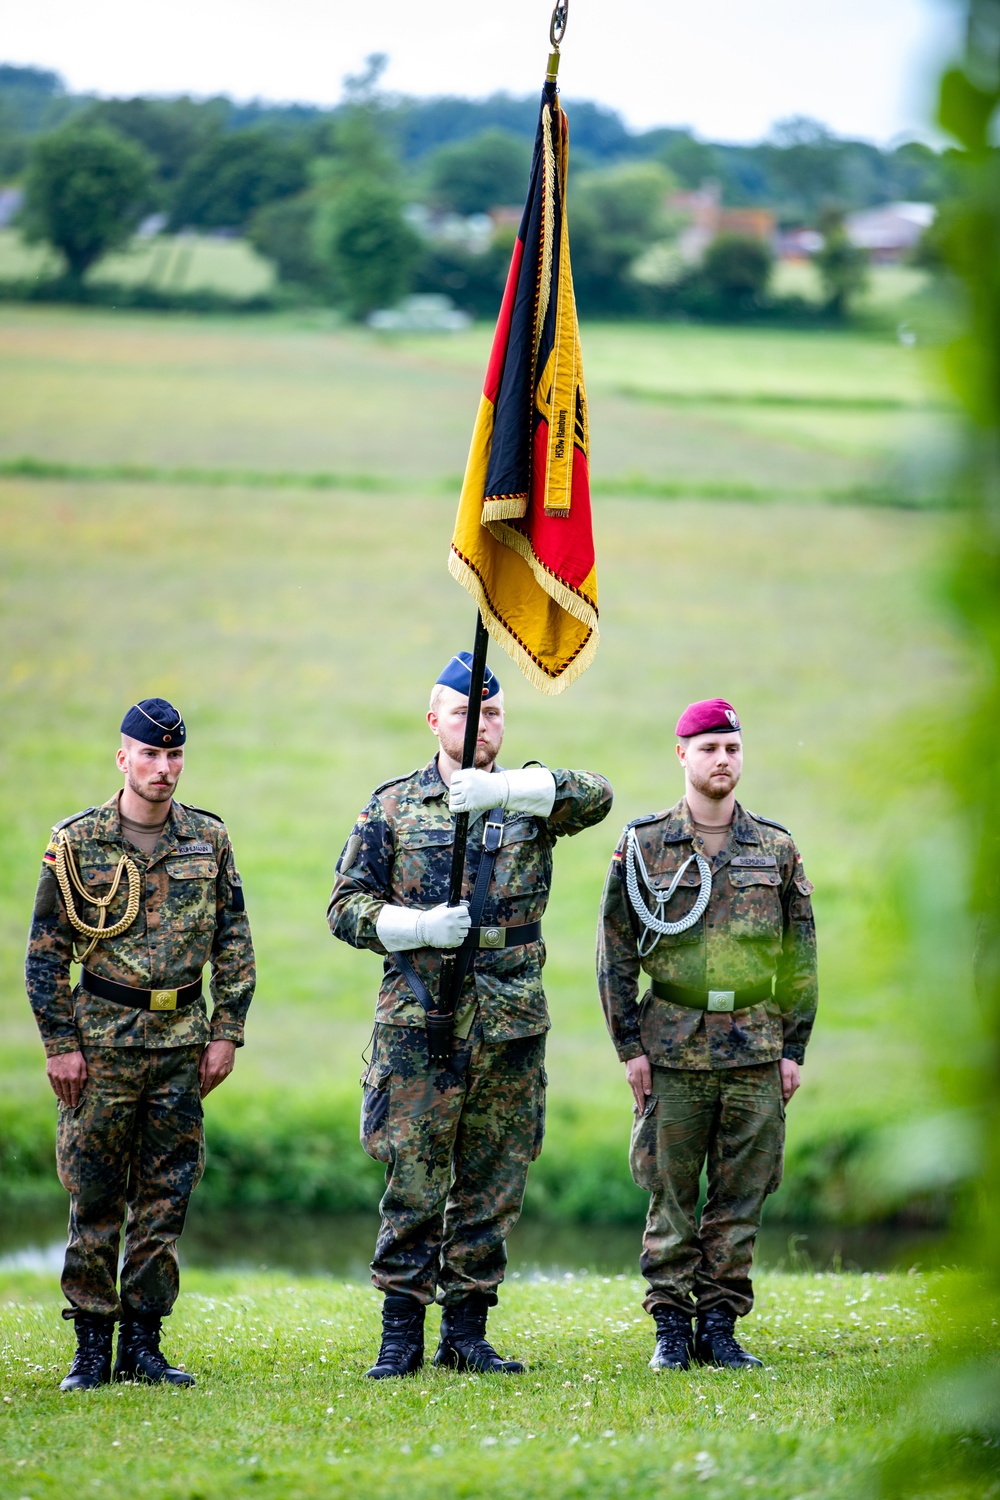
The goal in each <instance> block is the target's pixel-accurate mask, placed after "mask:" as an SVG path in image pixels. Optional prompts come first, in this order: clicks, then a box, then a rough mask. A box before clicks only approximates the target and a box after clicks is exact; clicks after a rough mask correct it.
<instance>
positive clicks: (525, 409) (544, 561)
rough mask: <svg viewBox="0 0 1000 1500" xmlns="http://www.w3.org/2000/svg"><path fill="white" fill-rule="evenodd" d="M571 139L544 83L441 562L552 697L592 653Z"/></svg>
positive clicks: (593, 611) (586, 441)
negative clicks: (569, 197)
mask: <svg viewBox="0 0 1000 1500" xmlns="http://www.w3.org/2000/svg"><path fill="white" fill-rule="evenodd" d="M568 148H569V136H568V131H567V125H566V116H565V113H564V112H563V110H562V108H561V106H560V104H559V99H558V95H557V93H556V88H555V82H554V81H550V82H547V83H546V85H545V88H544V89H543V91H542V104H541V113H540V116H539V121H538V131H537V133H536V136H535V151H534V156H533V158H532V165H531V181H530V185H529V189H528V199H527V202H526V203H525V206H524V213H523V215H522V218H521V227H520V229H519V231H518V237H517V241H516V243H515V245H514V254H513V257H512V259H511V265H510V271H509V273H508V276H507V286H506V289H505V291H504V296H503V303H502V305H501V308H500V317H499V320H498V322H497V328H496V333H495V334H494V338H493V349H492V352H491V354H490V361H489V366H488V368H487V371H486V380H485V383H484V388H483V395H482V399H481V401H480V405H479V414H478V417H477V419H476V426H475V431H474V432H473V436H472V447H471V450H470V453H469V461H468V465H467V466H466V471H465V482H464V484H463V486H462V496H461V499H460V501H459V506H458V517H457V519H456V522H455V534H454V536H453V538H452V543H451V555H450V558H449V563H448V566H449V568H450V570H451V572H452V574H453V576H454V577H455V578H457V579H458V581H459V583H461V584H463V585H464V586H465V588H467V589H468V590H469V592H470V594H472V596H473V597H474V598H475V600H476V601H477V603H478V605H479V609H480V613H481V614H482V617H483V621H484V623H485V625H486V628H487V629H488V630H489V632H490V635H491V636H492V637H493V639H494V640H495V641H497V642H498V643H499V644H500V645H501V646H503V648H504V650H505V651H507V652H508V653H509V654H510V655H511V656H512V657H513V658H514V660H515V661H516V662H517V664H518V666H519V667H520V668H521V670H522V671H523V672H524V674H525V676H526V677H527V678H528V679H529V681H530V682H533V683H534V684H535V686H536V687H539V688H541V690H542V691H543V692H546V693H559V692H562V690H563V688H565V687H566V686H568V684H569V683H571V682H572V681H573V680H574V678H576V677H578V676H579V675H580V673H581V672H582V671H584V669H585V668H586V667H588V666H589V665H590V663H591V661H592V660H593V658H594V653H595V651H596V650H597V574H596V570H595V561H594V541H593V528H592V524H591V512H590V472H589V449H590V435H589V430H588V426H587V399H586V393H585V391H584V385H583V365H582V362H581V357H580V331H579V327H578V325H577V318H576V303H575V300H574V297H573V275H572V270H571V268H570V258H569V237H568V235H567V232H566V219H565V207H566V165H567V158H568Z"/></svg>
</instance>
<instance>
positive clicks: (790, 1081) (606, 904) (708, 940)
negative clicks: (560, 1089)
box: [597, 698, 817, 1370]
mask: <svg viewBox="0 0 1000 1500" xmlns="http://www.w3.org/2000/svg"><path fill="white" fill-rule="evenodd" d="M677 757H678V759H679V761H680V763H681V766H682V767H683V770H684V779H685V795H684V797H682V799H681V800H680V802H678V803H677V804H676V805H675V806H674V807H672V808H670V809H669V810H668V811H666V812H659V813H651V814H650V815H649V816H648V817H644V818H635V819H634V820H633V821H632V822H631V823H630V824H629V825H628V827H627V828H626V829H625V832H624V834H623V835H622V838H621V840H620V842H619V844H618V847H617V849H616V850H615V853H614V858H613V859H612V861H611V868H610V869H609V871H608V878H607V881H606V882H605V887H604V897H603V902H602V907H601V916H600V922H599V925H598V952H597V975H598V986H599V989H600V995H601V1003H602V1005H603V1008H604V1016H605V1020H606V1022H607V1025H608V1030H609V1032H610V1033H611V1039H612V1041H613V1042H614V1045H615V1049H616V1051H617V1053H618V1056H619V1058H620V1059H621V1061H622V1062H623V1063H624V1064H625V1070H626V1078H627V1080H628V1083H629V1086H630V1088H631V1090H632V1095H633V1098H634V1101H635V1125H634V1128H633V1131H632V1150H631V1158H630V1160H631V1167H632V1175H633V1177H634V1178H635V1181H636V1182H637V1183H638V1185H639V1186H640V1187H642V1188H645V1189H646V1190H647V1191H648V1192H649V1193H650V1203H649V1214H648V1217H647V1220H646V1232H645V1236H644V1238H643V1247H642V1256H641V1259H640V1262H639V1264H640V1267H641V1269H642V1272H643V1275H644V1276H645V1277H646V1280H647V1282H648V1283H649V1293H648V1295H647V1297H646V1300H645V1304H644V1305H645V1307H646V1310H647V1312H650V1313H652V1315H653V1317H654V1319H655V1321H656V1331H657V1340H656V1349H655V1352H654V1354H653V1358H652V1359H651V1361H650V1366H651V1368H652V1369H654V1370H677V1369H686V1368H687V1367H688V1365H689V1363H690V1362H691V1359H692V1357H694V1358H695V1359H696V1360H698V1361H699V1362H700V1363H703V1364H713V1365H723V1366H727V1367H730V1368H739V1367H741V1366H747V1365H759V1364H760V1363H761V1361H760V1360H759V1359H756V1358H755V1357H754V1356H753V1355H752V1354H748V1353H747V1352H746V1350H744V1349H742V1348H741V1347H740V1345H739V1344H738V1343H737V1341H736V1338H735V1335H734V1326H735V1321H736V1318H737V1317H743V1316H745V1315H746V1314H747V1313H748V1312H749V1311H750V1309H751V1307H752V1306H753V1286H752V1283H751V1280H750V1271H751V1265H752V1260H753V1249H754V1242H755V1239H756V1235H757V1230H758V1228H759V1225H760V1216H761V1209H762V1207H763V1203H764V1199H765V1197H766V1196H767V1195H768V1193H772V1192H774V1190H775V1189H776V1188H777V1187H778V1185H779V1183H780V1181H781V1171H782V1161H783V1152H784V1137H785V1105H786V1104H787V1103H788V1101H789V1100H790V1099H791V1097H792V1095H793V1094H794V1093H795V1090H796V1089H797V1088H798V1086H799V1067H800V1064H801V1063H802V1060H803V1057H804V1054H805V1048H806V1043H807V1042H808V1040H809V1036H810V1033H811V1031H812V1025H813V1019H814V1017H815V1014H816V997H817V981H816V931H815V926H814V923H813V914H812V906H811V903H810V893H811V891H812V885H811V884H810V882H809V881H808V880H807V879H806V875H805V871H804V869H803V868H802V860H801V857H800V855H799V852H798V850H797V849H796V847H795V843H794V841H793V839H792V836H791V834H790V833H789V832H788V830H787V829H786V828H784V827H783V826H782V825H781V824H780V823H773V822H772V821H771V820H770V819H769V818H762V817H760V816H759V815H758V814H757V813H752V812H748V811H746V810H745V809H744V808H742V807H741V806H740V804H739V803H738V802H737V801H736V786H737V783H738V781H739V779H740V774H741V772H742V768H743V735H742V730H741V726H740V721H739V717H738V715H737V713H736V710H735V709H734V708H733V706H732V704H731V703H727V702H726V701H725V700H724V699H722V698H709V699H706V700H704V701H702V702H699V703H692V704H690V705H689V707H688V708H687V709H685V711H684V713H683V714H681V717H680V719H679V720H678V723H677ZM642 979H646V980H647V981H648V989H647V990H646V992H645V994H644V995H643V996H642V998H641V1000H640V998H639V986H640V981H641V980H642ZM703 1168H706V1169H707V1174H708V1197H707V1200H706V1202H705V1207H704V1210H703V1212H702V1215H701V1222H700V1223H699V1222H698V1219H697V1204H698V1188H699V1181H700V1177H701V1173H702V1170H703ZM693 1314H694V1315H696V1318H697V1325H696V1330H695V1336H694V1340H693V1342H692V1331H691V1319H692V1315H693Z"/></svg>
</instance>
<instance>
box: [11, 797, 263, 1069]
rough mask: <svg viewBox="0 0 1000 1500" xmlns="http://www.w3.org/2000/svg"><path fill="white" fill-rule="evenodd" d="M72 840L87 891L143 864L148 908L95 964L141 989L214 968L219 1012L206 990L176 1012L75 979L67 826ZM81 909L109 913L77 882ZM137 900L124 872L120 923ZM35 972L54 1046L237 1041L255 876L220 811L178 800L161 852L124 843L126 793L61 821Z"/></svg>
mask: <svg viewBox="0 0 1000 1500" xmlns="http://www.w3.org/2000/svg"><path fill="white" fill-rule="evenodd" d="M60 833H62V834H65V836H67V837H68V838H69V841H70V845H71V849H72V854H73V858H74V860H75V862H76V868H77V871H78V873H79V876H80V879H81V882H82V884H83V885H84V887H85V889H86V890H87V891H88V892H90V891H93V893H94V895H95V896H97V897H99V896H105V895H107V893H108V892H109V891H110V889H111V885H112V882H113V880H114V876H115V871H116V869H117V867H118V863H119V860H120V859H121V857H122V855H123V854H127V855H128V857H129V858H130V859H131V860H132V862H133V863H134V864H135V865H136V866H137V868H138V873H139V877H140V878H139V910H138V914H137V916H136V918H135V921H134V922H133V923H132V924H131V926H130V927H129V928H128V929H127V930H126V931H125V932H123V933H121V935H120V936H118V937H114V938H110V939H107V940H101V941H100V942H99V943H98V944H97V946H96V947H95V948H94V950H93V952H92V953H91V954H90V955H89V957H88V958H87V959H86V967H87V969H89V970H90V972H91V973H93V974H96V975H98V976H99V977H100V978H102V979H109V980H113V981H115V982H116V983H118V984H124V985H128V986H129V987H130V988H132V989H154V988H160V987H162V988H165V989H177V988H180V986H182V985H186V984H192V983H193V982H194V981H195V980H196V979H197V978H198V976H199V975H200V974H201V972H202V970H203V969H204V967H205V965H206V964H208V963H210V964H211V966H212V980H211V993H212V999H213V1001H214V1009H213V1011H212V1018H211V1021H209V1019H208V1015H207V1011H206V1006H205V1000H204V997H202V998H200V999H198V1000H194V1001H192V1002H191V1003H190V1004H189V1005H186V1006H184V1007H183V1008H181V1009H178V1010H174V1011H159V1012H157V1011H148V1010H139V1009H133V1008H132V1007H131V1006H126V1005H119V1004H116V1003H115V1002H114V1001H110V1000H104V999H101V998H99V997H98V996H96V995H90V994H88V993H86V992H85V991H84V990H82V989H80V987H79V986H77V987H76V988H75V989H74V986H73V984H72V982H71V978H70V965H71V963H72V962H73V942H74V938H77V939H78V938H79V934H78V933H77V932H76V930H75V929H74V927H73V926H72V924H71V923H70V920H69V918H68V917H67V914H66V907H65V901H64V898H63V893H62V891H61V889H60V887H59V884H58V881H57V879H56V873H55V852H56V842H55V841H56V836H57V835H58V834H60ZM73 898H74V902H75V909H76V911H77V914H78V916H80V917H81V918H82V920H83V921H84V922H86V923H88V924H90V925H94V924H95V923H96V921H97V912H96V909H95V907H94V906H93V905H91V904H89V903H88V902H87V901H86V900H84V898H83V897H81V896H80V895H79V894H78V893H77V892H75V891H74V892H73ZM127 900H128V895H127V881H126V880H125V879H124V878H122V880H121V881H120V884H119V887H118V891H117V892H116V895H115V898H114V901H113V902H112V904H111V906H110V907H109V908H108V915H107V923H106V925H107V926H108V927H111V926H113V925H114V924H115V922H117V921H118V920H119V918H121V917H122V916H123V914H124V912H125V910H126V904H127ZM25 982H26V985H27V990H28V998H29V999H30V1001H31V1007H32V1010H33V1011H34V1013H35V1020H36V1021H37V1022H38V1029H39V1031H40V1032H41V1036H42V1041H43V1043H44V1045H45V1050H46V1053H47V1054H48V1055H49V1056H53V1055H55V1054H56V1053H59V1052H75V1051H76V1050H77V1049H78V1048H79V1047H80V1046H81V1043H82V1044H84V1045H86V1043H88V1042H89V1043H91V1044H92V1045H94V1046H101V1047H156V1048H162V1047H188V1046H198V1045H204V1044H205V1043H206V1042H208V1041H210V1040H211V1041H217V1040H220V1039H226V1040H228V1041H232V1042H235V1043H236V1044H237V1045H238V1046H240V1045H242V1042H243V1023H244V1019H245V1017H246V1013H247V1008H248V1007H249V1005H250V1001H251V999H252V997H253V991H254V982H255V968H254V954H253V944H252V942H251V939H250V924H249V921H248V919H247V914H246V909H245V902H244V898H243V885H242V882H241V880H240V876H239V872H238V871H237V869H236V862H235V859H234V858H233V848H232V844H231V843H230V841H229V834H228V833H227V831H226V826H225V824H224V823H223V822H222V820H221V819H220V818H217V817H216V816H215V814H214V813H207V812H203V811H202V810H201V809H199V808H194V807H186V806H184V805H183V804H182V803H180V802H176V801H174V802H172V803H171V809H170V819H169V821H168V823H167V826H166V828H165V829H164V830H163V832H162V833H161V835H160V838H159V842H158V843H157V845H156V848H155V849H154V851H153V853H152V855H147V854H144V853H143V852H142V851H141V850H139V849H136V848H135V847H134V846H133V845H132V844H129V843H127V842H125V841H124V839H123V837H122V831H121V824H120V823H119V819H118V797H117V795H116V796H114V797H112V798H111V799H110V801H108V802H105V803H104V805H103V806H102V807H97V808H91V809H90V810H89V811H88V812H86V813H83V814H80V815H78V816H77V817H75V818H70V819H68V820H66V822H65V823H62V824H57V825H56V828H55V829H54V830H53V837H52V840H51V841H50V843H49V846H48V848H47V849H46V851H45V856H44V858H43V860H42V872H41V876H40V878H39V881H38V891H37V894H36V896H35V910H34V916H33V918H32V923H31V933H30V936H29V938H28V953H27V958H26V960H25Z"/></svg>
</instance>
